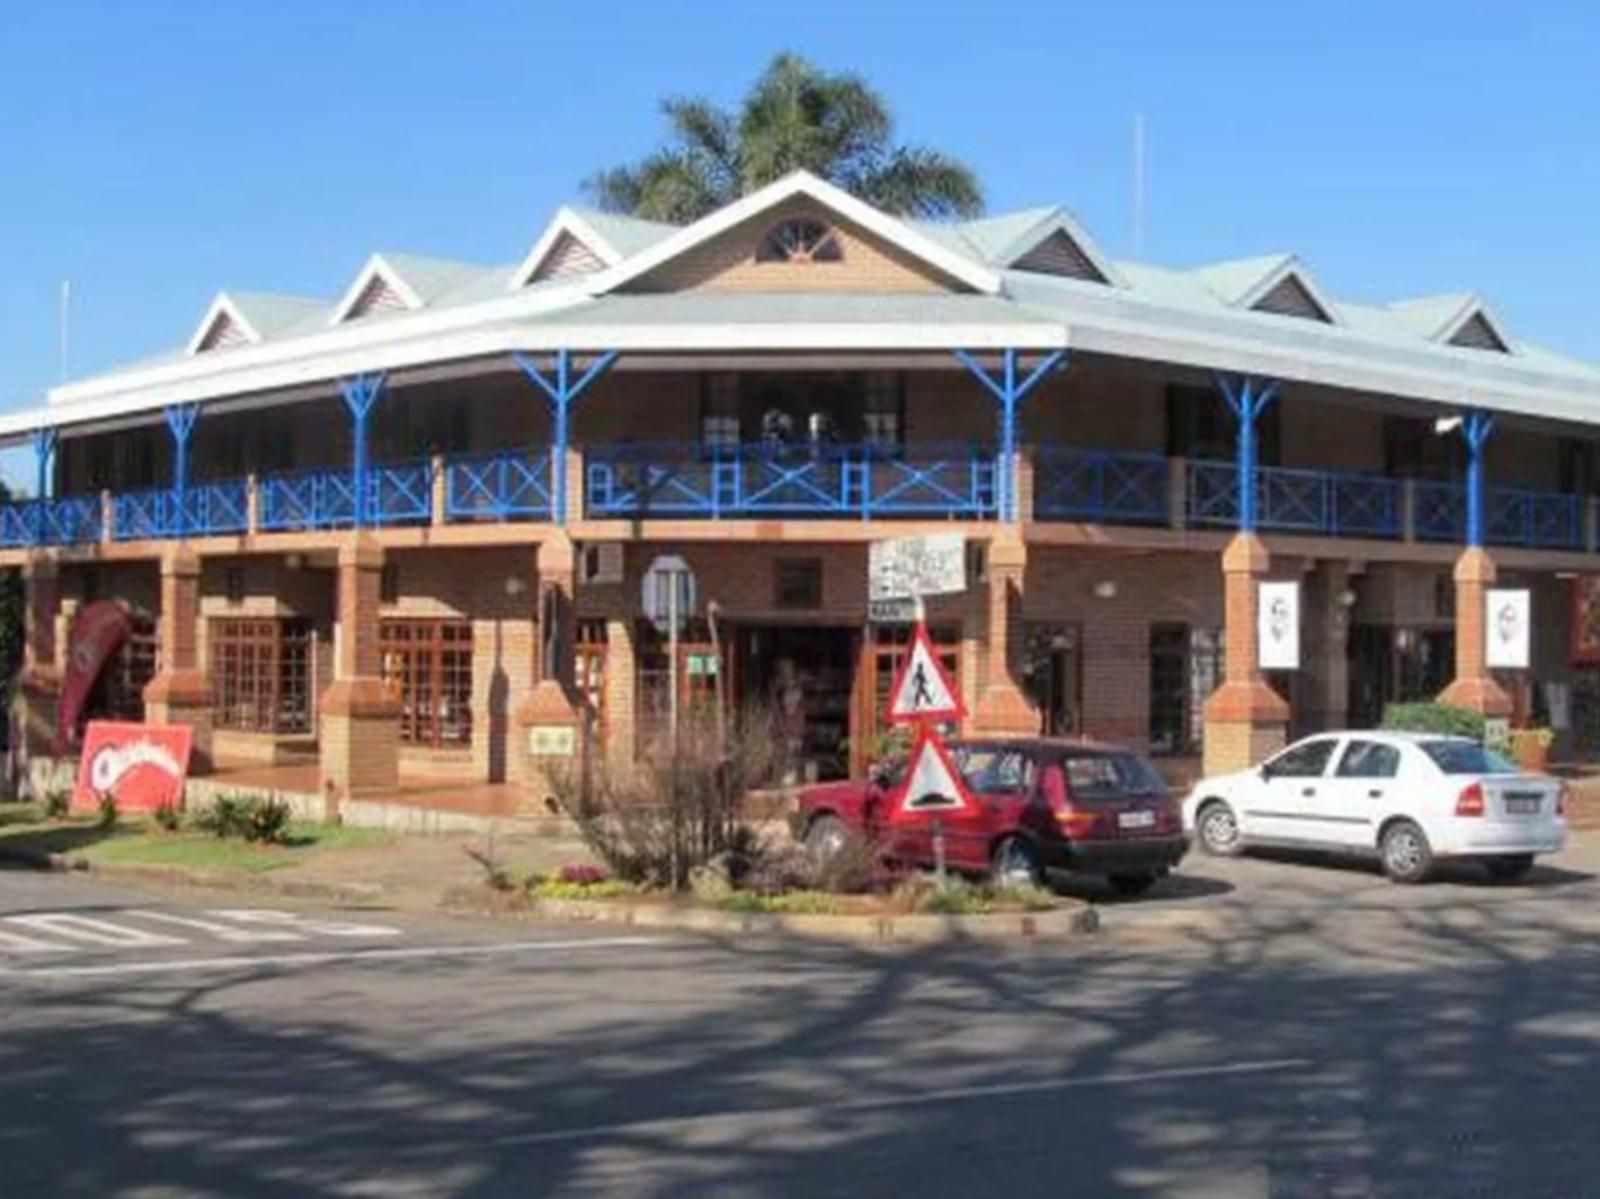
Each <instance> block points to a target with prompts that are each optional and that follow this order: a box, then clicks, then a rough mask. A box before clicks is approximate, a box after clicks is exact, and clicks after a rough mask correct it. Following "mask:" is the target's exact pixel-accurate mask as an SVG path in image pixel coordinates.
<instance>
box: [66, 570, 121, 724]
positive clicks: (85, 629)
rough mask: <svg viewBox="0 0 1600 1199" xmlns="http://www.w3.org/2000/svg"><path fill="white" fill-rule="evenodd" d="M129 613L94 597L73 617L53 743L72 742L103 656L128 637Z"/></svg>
mask: <svg viewBox="0 0 1600 1199" xmlns="http://www.w3.org/2000/svg"><path fill="white" fill-rule="evenodd" d="M128 629H129V621H128V614H127V613H126V612H125V611H123V609H122V605H121V604H117V603H113V602H112V601H111V600H96V601H95V602H94V603H92V604H90V605H88V606H87V607H85V608H84V609H82V610H81V611H80V612H79V613H78V614H77V616H75V617H74V618H73V620H72V629H71V631H70V632H69V633H68V634H67V669H66V673H65V675H63V677H62V679H61V708H60V711H59V712H58V714H57V719H56V745H57V746H67V745H70V744H72V732H73V730H74V729H75V728H77V725H78V717H79V715H81V714H82V712H83V705H84V704H85V703H86V702H88V699H89V692H90V691H91V690H92V689H93V688H94V681H95V680H96V679H98V678H99V677H100V672H101V671H102V670H104V669H105V665H106V659H107V658H109V657H111V655H112V654H114V653H116V652H117V646H119V645H121V644H122V643H123V641H124V640H126V639H127V636H128Z"/></svg>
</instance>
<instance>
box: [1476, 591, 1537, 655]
mask: <svg viewBox="0 0 1600 1199" xmlns="http://www.w3.org/2000/svg"><path fill="white" fill-rule="evenodd" d="M1484 607H1485V609H1486V610H1485V612H1484V625H1485V628H1484V640H1485V641H1486V642H1487V643H1488V644H1487V646H1486V647H1485V651H1484V661H1485V663H1486V664H1487V665H1488V667H1489V668H1490V669H1491V670H1526V669H1528V641H1529V637H1528V630H1529V627H1530V617H1531V615H1532V610H1533V609H1532V603H1531V601H1530V599H1529V596H1528V592H1527V591H1525V590H1522V589H1520V588H1510V587H1499V588H1491V589H1490V590H1489V592H1488V593H1487V594H1486V595H1485V596H1484Z"/></svg>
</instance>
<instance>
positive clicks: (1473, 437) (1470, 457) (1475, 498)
mask: <svg viewBox="0 0 1600 1199" xmlns="http://www.w3.org/2000/svg"><path fill="white" fill-rule="evenodd" d="M1493 432H1494V417H1492V416H1490V415H1489V414H1488V413H1487V412H1482V411H1478V410H1476V409H1475V410H1473V411H1471V412H1468V413H1467V414H1466V415H1465V416H1463V417H1462V418H1461V437H1462V440H1464V441H1465V442H1466V443H1467V545H1468V546H1469V547H1470V548H1480V547H1482V545H1483V447H1484V446H1485V445H1486V444H1487V443H1488V441H1489V436H1490V435H1491V434H1492V433H1493Z"/></svg>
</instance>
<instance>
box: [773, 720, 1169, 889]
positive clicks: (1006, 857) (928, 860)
mask: <svg viewBox="0 0 1600 1199" xmlns="http://www.w3.org/2000/svg"><path fill="white" fill-rule="evenodd" d="M950 756H951V759H952V761H954V763H955V765H956V768H957V769H958V770H959V771H960V772H961V775H962V777H963V778H964V779H965V781H966V784H967V787H968V789H969V790H970V791H971V792H972V795H973V798H974V800H975V801H976V802H975V803H974V804H973V805H972V806H970V807H968V808H965V809H961V810H946V811H941V812H938V813H931V812H924V813H917V812H912V813H906V814H901V815H899V816H898V817H897V818H896V819H895V820H894V821H892V822H891V821H890V820H889V809H890V805H891V804H892V803H893V800H894V795H895V791H896V787H897V785H898V782H899V772H900V770H901V769H903V766H900V767H896V768H895V769H893V770H891V771H878V772H875V773H874V776H873V777H872V778H871V779H869V780H867V781H866V782H842V783H827V784H822V785H820V786H815V787H808V788H806V789H805V790H804V791H802V792H801V793H800V805H799V811H798V812H797V813H796V815H795V832H796V835H797V836H799V837H800V838H802V839H803V840H804V842H805V844H806V846H807V848H809V849H810V850H811V851H812V852H813V853H816V854H819V855H828V854H832V853H837V852H838V851H839V850H840V849H841V848H842V847H843V846H844V845H845V844H846V843H847V842H848V841H849V840H850V839H851V838H852V837H857V836H865V837H869V838H872V839H874V840H877V841H879V842H881V843H882V845H883V847H884V854H885V856H886V857H889V858H892V859H894V860H895V861H899V862H907V863H911V864H914V865H919V866H928V865H932V864H933V861H934V835H935V832H936V831H937V832H938V833H941V834H942V835H943V837H944V842H945V862H946V864H947V865H948V866H949V867H950V868H951V869H952V870H957V871H960V872H962V873H964V874H987V875H989V876H991V877H993V878H994V879H995V880H996V881H998V882H1005V883H1014V882H1023V881H1027V882H1035V883H1037V882H1042V881H1043V879H1044V877H1045V874H1046V872H1049V871H1073V872H1076V873H1085V874H1103V875H1105V876H1106V878H1107V880H1108V881H1109V882H1110V884H1111V886H1112V887H1113V888H1114V889H1115V890H1117V891H1118V892H1120V893H1122V894H1124V895H1137V894H1139V893H1141V892H1143V891H1145V890H1147V889H1148V888H1149V887H1150V886H1151V884H1153V883H1154V882H1155V881H1156V880H1157V879H1158V878H1160V877H1162V876H1163V875H1165V874H1166V873H1167V872H1168V871H1169V870H1170V869H1171V868H1172V867H1173V866H1175V865H1176V864H1177V863H1178V861H1179V860H1180V859H1181V858H1182V857H1183V855H1184V853H1185V851H1187V849H1188V847H1189V842H1188V839H1187V837H1186V836H1185V835H1184V831H1183V818H1182V815H1181V813H1180V811H1179V808H1178V804H1177V801H1176V800H1174V799H1173V797H1172V796H1171V795H1170V794H1169V793H1168V791H1167V785H1166V783H1165V781H1164V780H1163V779H1162V778H1161V775H1160V774H1159V773H1158V772H1157V771H1156V768H1155V767H1154V766H1152V765H1151V764H1150V763H1149V761H1147V760H1146V759H1145V758H1143V757H1142V756H1140V755H1139V754H1137V753H1134V752H1133V751H1131V750H1126V749H1119V748H1115V747H1111V746H1097V745H1085V744H1083V743H1081V742H1076V741H1056V740H1051V739H1048V738H1028V739H995V740H986V739H985V740H961V741H953V742H951V744H950ZM935 820H937V821H938V826H937V829H936V826H935Z"/></svg>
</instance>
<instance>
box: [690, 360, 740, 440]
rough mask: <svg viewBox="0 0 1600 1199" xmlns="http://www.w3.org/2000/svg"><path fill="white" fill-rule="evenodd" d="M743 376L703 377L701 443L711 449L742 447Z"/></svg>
mask: <svg viewBox="0 0 1600 1199" xmlns="http://www.w3.org/2000/svg"><path fill="white" fill-rule="evenodd" d="M740 436H741V429H740V421H739V376H738V375H736V374H726V373H724V374H716V375H702V376H701V385H700V444H701V446H702V447H703V448H704V449H707V450H731V449H735V448H737V447H738V445H739V439H740Z"/></svg>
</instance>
